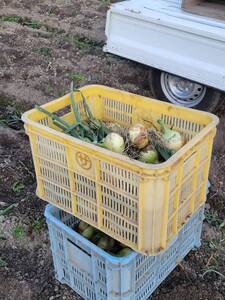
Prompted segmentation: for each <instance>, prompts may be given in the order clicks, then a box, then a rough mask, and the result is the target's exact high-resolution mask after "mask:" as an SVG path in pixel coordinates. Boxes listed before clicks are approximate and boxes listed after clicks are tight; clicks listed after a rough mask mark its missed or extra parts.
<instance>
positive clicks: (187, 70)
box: [104, 0, 225, 111]
mask: <svg viewBox="0 0 225 300" xmlns="http://www.w3.org/2000/svg"><path fill="white" fill-rule="evenodd" d="M181 3H182V0H130V1H123V2H120V3H115V4H113V5H111V8H110V10H109V11H108V15H107V23H106V36H107V43H106V46H105V48H104V51H106V52H110V53H113V54H116V55H119V56H122V57H125V58H128V59H131V60H134V61H137V62H139V63H142V64H145V65H148V66H150V67H152V68H151V71H150V79H149V82H150V86H151V89H152V92H153V95H154V97H156V98H158V99H162V100H165V101H170V102H172V103H175V104H178V105H183V106H186V107H193V108H198V109H202V110H208V111H213V110H214V109H215V108H216V107H217V105H218V104H219V102H220V101H221V98H222V97H221V96H223V92H224V91H225V21H223V20H219V19H213V18H209V17H203V16H198V15H194V14H191V13H188V12H185V11H183V10H182V8H181ZM224 8H225V6H224Z"/></svg>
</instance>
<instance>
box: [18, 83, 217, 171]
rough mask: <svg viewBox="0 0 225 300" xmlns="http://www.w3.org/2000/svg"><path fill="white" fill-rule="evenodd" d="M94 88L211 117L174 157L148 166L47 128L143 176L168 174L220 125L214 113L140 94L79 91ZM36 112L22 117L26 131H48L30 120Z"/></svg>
mask: <svg viewBox="0 0 225 300" xmlns="http://www.w3.org/2000/svg"><path fill="white" fill-rule="evenodd" d="M92 88H102V89H107V90H110V91H112V92H113V91H114V92H121V93H123V94H126V95H127V96H129V95H132V96H137V97H141V99H142V100H144V101H151V102H155V103H158V102H160V103H161V104H164V105H165V106H167V107H175V108H176V109H178V110H182V111H183V110H187V111H195V112H197V113H201V114H203V115H205V116H206V117H209V118H211V119H212V122H211V123H210V124H208V125H207V126H206V127H205V128H203V129H202V130H201V131H200V132H199V133H198V134H197V135H196V136H194V137H193V138H192V139H191V140H190V141H188V142H187V143H186V144H185V145H184V146H183V147H182V148H181V149H180V150H178V151H177V152H176V153H175V154H174V155H172V156H171V157H170V158H169V159H168V160H167V161H165V162H163V163H160V164H146V163H143V162H140V161H138V160H134V159H130V158H128V157H126V156H125V155H123V154H118V153H115V152H113V151H110V150H107V149H104V148H101V151H99V146H96V145H94V144H92V143H87V142H84V141H81V140H80V139H78V138H75V137H72V136H69V135H67V134H65V133H63V132H59V131H57V130H55V129H52V128H50V127H47V128H48V132H49V133H51V134H53V135H54V136H57V137H58V138H59V139H63V140H66V141H67V144H68V145H71V146H74V142H76V143H77V144H78V145H79V146H80V147H81V148H82V149H84V151H85V148H88V149H91V150H92V151H94V152H95V153H96V156H97V157H102V159H104V160H106V157H108V158H109V161H112V158H113V160H114V161H120V164H121V163H122V164H123V165H124V166H125V167H126V168H129V169H130V170H133V171H134V168H135V169H137V170H139V173H140V174H141V175H142V176H143V175H144V174H145V172H144V171H145V170H146V171H152V170H154V171H157V170H158V171H161V170H162V169H163V171H164V173H165V172H168V169H170V168H171V166H172V165H173V164H174V163H176V162H178V161H179V160H182V159H183V158H182V157H183V154H184V153H187V152H188V153H190V151H191V150H192V148H193V147H194V146H195V145H196V144H198V142H199V140H202V138H203V137H204V136H206V135H207V134H208V133H209V132H210V130H211V129H213V128H215V127H216V126H217V125H218V124H219V118H218V117H217V116H216V115H214V114H212V113H208V112H205V111H198V110H196V109H191V108H186V107H183V106H177V105H174V104H170V103H167V102H164V101H160V100H157V99H153V98H150V97H145V96H141V95H138V94H134V93H130V92H126V91H122V90H119V89H115V88H111V87H107V86H104V85H98V84H92V85H85V86H83V87H81V88H79V90H81V91H82V92H83V93H84V92H85V90H89V89H92ZM69 95H70V93H68V94H66V95H64V96H63V97H60V98H57V99H55V100H51V101H49V102H47V103H45V104H43V105H41V107H43V108H47V107H48V106H49V105H50V104H51V103H52V102H61V101H64V100H65V99H67V98H68V96H69ZM35 111H36V110H35V108H33V109H31V110H28V111H27V112H25V113H23V114H22V116H21V119H22V121H23V122H24V123H25V129H26V131H27V132H28V133H29V132H33V130H30V129H28V126H29V125H31V126H33V127H36V128H38V129H39V130H40V131H42V132H44V131H46V126H45V125H42V124H40V123H38V122H35V121H32V120H30V118H29V116H30V115H31V114H32V113H33V112H35ZM27 125H28V126H27ZM33 133H34V132H33ZM59 143H60V142H59ZM86 151H87V149H86ZM165 169H166V170H165ZM140 170H141V172H140ZM146 175H148V174H146Z"/></svg>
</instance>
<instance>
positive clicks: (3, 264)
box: [0, 257, 8, 268]
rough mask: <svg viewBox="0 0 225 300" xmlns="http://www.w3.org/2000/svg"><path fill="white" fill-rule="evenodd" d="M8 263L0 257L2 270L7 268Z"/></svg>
mask: <svg viewBox="0 0 225 300" xmlns="http://www.w3.org/2000/svg"><path fill="white" fill-rule="evenodd" d="M7 266H8V263H7V262H6V261H5V260H4V259H2V258H1V257H0V268H4V267H7Z"/></svg>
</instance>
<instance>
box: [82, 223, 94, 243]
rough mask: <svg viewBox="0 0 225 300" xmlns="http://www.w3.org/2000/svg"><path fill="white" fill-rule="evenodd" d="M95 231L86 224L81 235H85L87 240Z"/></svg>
mask: <svg viewBox="0 0 225 300" xmlns="http://www.w3.org/2000/svg"><path fill="white" fill-rule="evenodd" d="M95 233H96V229H95V228H94V227H92V226H90V225H89V226H88V227H87V228H86V229H85V230H84V231H83V232H82V233H81V235H82V236H83V237H85V238H86V239H88V240H91V239H92V238H93V236H94V234H95Z"/></svg>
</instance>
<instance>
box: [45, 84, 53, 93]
mask: <svg viewBox="0 0 225 300" xmlns="http://www.w3.org/2000/svg"><path fill="white" fill-rule="evenodd" d="M47 91H48V93H52V92H53V91H54V88H53V86H52V85H51V84H48V85H47Z"/></svg>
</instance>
